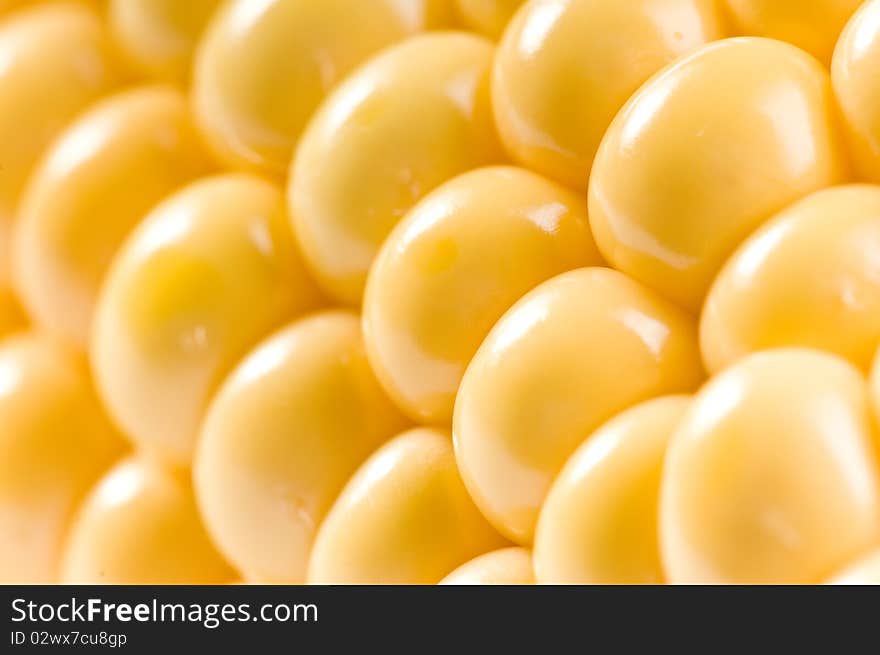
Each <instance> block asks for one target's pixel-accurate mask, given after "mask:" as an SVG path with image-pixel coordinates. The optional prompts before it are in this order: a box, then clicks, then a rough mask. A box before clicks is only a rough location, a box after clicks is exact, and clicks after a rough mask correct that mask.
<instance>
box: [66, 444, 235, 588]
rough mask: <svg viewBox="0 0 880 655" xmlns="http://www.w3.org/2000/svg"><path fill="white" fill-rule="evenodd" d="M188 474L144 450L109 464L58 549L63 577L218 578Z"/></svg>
mask: <svg viewBox="0 0 880 655" xmlns="http://www.w3.org/2000/svg"><path fill="white" fill-rule="evenodd" d="M235 575H236V574H235V572H234V571H232V569H230V568H229V565H227V564H226V562H224V561H223V558H222V557H221V556H220V555H219V554H218V553H217V551H216V550H214V547H213V546H212V545H211V542H210V540H209V539H208V535H207V533H206V532H205V529H204V527H203V526H202V523H201V520H200V519H199V515H198V512H197V510H196V504H195V500H194V498H193V493H192V489H191V487H190V483H189V480H187V479H186V476H185V475H184V474H177V473H174V472H171V471H168V470H166V469H164V468H162V467H161V466H159V465H158V464H157V463H156V462H155V461H153V460H151V459H149V458H147V457H144V456H139V457H131V458H128V459H125V460H123V461H122V462H120V463H119V464H117V465H116V466H115V467H114V468H113V469H111V470H110V471H109V472H108V473H107V474H106V475H105V476H104V477H103V478H102V479H101V480H100V482H99V483H98V484H97V485H96V486H95V488H94V489H92V491H91V493H90V494H89V496H88V498H86V500H85V502H84V503H83V505H82V507H81V508H80V510H79V512H78V514H77V517H76V520H75V521H74V523H73V527H72V528H71V530H70V536H69V538H68V542H67V544H66V547H65V551H64V559H63V564H62V575H61V579H62V581H63V582H64V583H65V584H184V583H185V584H223V583H226V582H229V581H231V580H233V579H234V578H235Z"/></svg>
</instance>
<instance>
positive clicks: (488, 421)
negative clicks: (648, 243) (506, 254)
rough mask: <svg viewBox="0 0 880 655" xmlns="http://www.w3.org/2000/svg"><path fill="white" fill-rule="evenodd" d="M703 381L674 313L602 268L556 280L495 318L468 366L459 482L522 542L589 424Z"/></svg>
mask: <svg viewBox="0 0 880 655" xmlns="http://www.w3.org/2000/svg"><path fill="white" fill-rule="evenodd" d="M702 377H703V373H702V366H701V364H700V361H699V352H698V349H697V343H696V327H695V325H694V321H693V319H691V318H690V317H689V316H687V315H686V314H685V313H684V312H683V311H681V310H680V309H678V308H677V307H675V306H673V305H672V304H670V303H669V302H668V301H665V300H663V299H661V298H660V297H659V296H657V294H655V293H654V292H653V291H651V290H650V289H647V288H646V287H644V286H642V285H641V284H639V283H637V282H635V281H633V280H631V279H630V278H628V277H626V276H625V275H623V274H622V273H618V272H616V271H612V270H610V269H605V268H585V269H579V270H576V271H571V272H569V273H564V274H562V275H560V276H557V277H555V278H553V279H552V280H549V281H548V282H545V283H543V284H542V285H540V286H538V287H537V288H536V289H534V290H533V291H531V292H530V293H529V294H527V295H526V296H525V297H524V298H523V299H522V300H520V301H519V302H518V303H517V304H516V305H514V306H513V307H512V308H511V309H510V310H509V311H508V312H507V313H506V314H505V315H504V316H503V317H502V318H501V320H500V321H499V322H498V323H497V324H496V325H495V327H494V328H493V329H492V331H491V332H490V333H489V336H488V337H487V338H486V340H485V341H484V342H483V344H482V345H481V346H480V349H479V350H478V351H477V354H476V355H475V356H474V358H473V360H472V361H471V363H470V365H469V366H468V369H467V371H466V373H465V376H464V379H463V380H462V384H461V387H460V389H459V392H458V397H457V399H456V404H455V414H454V420H453V431H454V434H455V449H456V457H457V459H458V464H459V467H460V469H461V472H462V477H463V478H464V481H465V484H467V486H468V489H469V491H470V492H471V494H472V495H473V497H474V499H475V501H476V503H477V505H478V506H479V507H480V509H481V510H482V511H483V512H484V513H485V514H486V516H487V517H488V518H489V519H490V520H491V521H492V523H493V524H494V525H495V526H496V527H497V528H498V529H499V530H501V531H502V532H503V533H504V534H505V535H506V536H508V537H509V538H511V539H513V540H514V541H516V542H517V543H520V544H521V545H527V544H529V543H531V541H532V538H533V535H534V529H535V521H536V520H537V517H538V512H539V510H540V507H541V504H542V502H543V501H544V497H545V495H546V493H547V491H548V489H549V487H550V484H551V482H552V481H553V478H554V477H555V476H556V474H557V473H558V472H559V470H560V469H561V468H562V466H563V464H565V461H566V460H567V459H568V457H569V456H570V455H571V453H572V452H573V451H574V450H575V449H576V448H577V446H578V445H579V444H580V443H581V442H583V440H584V439H585V438H586V437H587V436H589V434H590V433H591V432H593V430H595V429H596V428H598V427H599V425H601V424H602V423H603V422H604V421H606V420H608V419H609V418H611V417H612V416H614V415H615V414H617V413H618V412H620V411H622V410H624V409H626V408H627V407H629V406H630V405H633V404H635V403H638V402H640V401H642V400H647V399H649V398H651V397H653V396H659V395H663V394H669V393H677V392H686V391H690V390H692V389H693V388H695V387H696V386H697V385H698V384H699V383H700V382H701V380H702Z"/></svg>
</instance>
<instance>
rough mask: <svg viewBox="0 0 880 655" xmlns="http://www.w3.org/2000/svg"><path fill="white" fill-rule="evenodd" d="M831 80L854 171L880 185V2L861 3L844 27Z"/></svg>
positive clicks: (832, 66)
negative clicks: (860, 6)
mask: <svg viewBox="0 0 880 655" xmlns="http://www.w3.org/2000/svg"><path fill="white" fill-rule="evenodd" d="M831 78H832V80H833V82H834V91H835V93H836V95H837V100H838V102H839V103H840V108H841V110H842V113H843V119H844V124H845V126H846V133H847V137H848V142H849V146H850V152H851V154H852V157H853V160H854V164H855V167H856V170H857V172H858V173H859V175H860V176H861V178H862V179H865V180H868V181H871V182H876V183H880V1H878V0H869V1H868V2H865V3H864V4H863V6H862V8H861V9H860V10H859V11H858V12H857V13H856V15H855V16H853V18H852V20H850V22H849V23H848V24H847V27H846V29H845V30H844V32H843V34H842V35H841V37H840V40H839V41H838V43H837V48H836V49H835V51H834V59H833V61H832V64H831Z"/></svg>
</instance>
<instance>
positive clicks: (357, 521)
mask: <svg viewBox="0 0 880 655" xmlns="http://www.w3.org/2000/svg"><path fill="white" fill-rule="evenodd" d="M503 545H505V542H504V540H503V539H502V538H501V536H500V535H498V533H497V532H495V530H493V529H492V528H491V527H490V526H489V524H488V523H487V522H486V520H485V519H484V518H483V516H482V515H481V514H480V512H479V511H478V510H477V508H476V507H475V506H474V504H473V501H472V500H471V498H470V496H468V493H467V490H466V489H465V488H464V485H463V484H462V482H461V477H460V476H459V472H458V469H457V468H456V465H455V455H454V454H453V451H452V440H451V439H450V436H449V433H448V432H446V431H442V430H434V429H429V428H418V429H415V430H411V431H409V432H405V433H403V434H401V435H399V436H397V437H396V438H394V439H392V440H391V441H390V442H388V443H387V444H385V445H384V446H383V447H382V448H380V449H379V450H378V451H377V452H375V453H374V454H373V455H372V456H371V457H370V458H369V459H368V460H367V461H366V462H365V463H364V464H363V465H362V466H361V468H360V469H358V472H357V473H355V475H354V477H352V479H351V480H349V482H348V484H347V485H346V487H345V489H344V490H343V491H342V493H341V494H340V496H339V498H337V500H336V502H335V503H334V505H333V508H332V509H331V510H330V513H329V514H328V516H327V518H326V519H325V520H324V523H323V525H322V526H321V529H320V531H319V533H318V536H317V538H316V540H315V547H314V550H313V552H312V556H311V559H310V561H309V572H308V581H309V582H310V583H313V584H315V583H316V584H436V583H437V582H439V581H440V580H441V579H442V578H443V577H444V576H445V575H446V573H448V572H449V571H450V570H452V569H454V568H455V567H456V566H458V565H460V564H463V563H465V562H467V561H468V560H470V559H472V558H473V557H475V556H477V555H479V554H481V553H485V552H488V551H491V550H493V549H497V548H500V547H501V546H503Z"/></svg>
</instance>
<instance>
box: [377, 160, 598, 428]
mask: <svg viewBox="0 0 880 655" xmlns="http://www.w3.org/2000/svg"><path fill="white" fill-rule="evenodd" d="M599 263H601V258H600V257H599V254H598V251H597V250H596V246H595V244H594V243H593V237H592V235H591V234H590V226H589V221H588V219H587V207H586V202H585V201H584V199H583V198H582V197H579V196H578V195H576V194H575V193H573V192H571V191H569V190H567V189H565V188H563V187H561V186H559V185H557V184H555V183H553V182H550V181H549V180H546V179H544V178H542V177H540V176H538V175H536V174H534V173H530V172H528V171H525V170H523V169H518V168H512V167H493V168H484V169H481V170H477V171H474V172H471V173H466V174H464V175H461V176H459V177H457V178H455V179H453V180H452V181H450V182H447V183H446V184H444V185H443V186H441V187H440V188H439V189H437V190H436V191H434V192H433V193H432V194H430V195H429V196H428V197H427V198H425V200H423V201H422V202H421V203H420V204H419V205H417V206H416V208H415V209H413V210H412V212H410V213H409V215H407V217H406V218H405V219H404V220H403V221H402V222H401V223H400V224H399V225H398V226H397V228H396V229H395V230H394V232H392V234H391V236H390V237H389V238H388V239H387V240H386V241H385V244H384V245H383V247H382V250H381V251H380V253H379V255H378V257H377V258H376V262H375V264H374V265H373V268H372V271H371V273H370V277H369V283H368V286H367V292H366V295H365V299H364V330H365V338H366V342H367V352H368V353H369V355H370V361H371V362H372V363H373V366H374V368H375V370H376V373H377V375H378V376H379V379H380V380H381V381H382V383H383V385H384V386H385V388H386V389H387V390H388V392H389V393H390V394H391V396H392V398H394V399H395V400H396V401H397V403H398V404H399V405H400V407H402V408H403V409H404V410H405V411H406V412H407V414H409V415H410V416H411V417H413V418H414V419H415V420H417V421H420V422H427V423H438V424H449V423H450V422H451V421H452V405H453V403H454V402H455V393H456V391H457V390H458V385H459V383H460V382H461V377H462V375H463V374H464V370H465V368H466V367H467V364H468V362H469V361H470V359H471V357H473V355H474V353H475V352H476V351H477V348H478V347H479V346H480V343H481V342H482V341H483V339H484V338H485V336H486V335H487V334H488V333H489V330H490V329H491V328H492V326H493V325H494V324H495V322H496V321H497V320H498V319H499V318H501V315H502V314H504V312H505V311H507V309H509V308H510V306H511V305H513V304H514V303H515V302H516V301H517V300H519V299H520V297H522V296H523V294H525V293H526V292H527V291H530V290H531V289H532V288H533V287H535V286H537V285H538V284H540V283H541V282H543V281H544V280H547V279H549V278H551V277H553V276H555V275H557V274H559V273H562V272H565V271H567V270H571V269H575V268H579V267H582V266H590V265H596V264H599Z"/></svg>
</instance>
